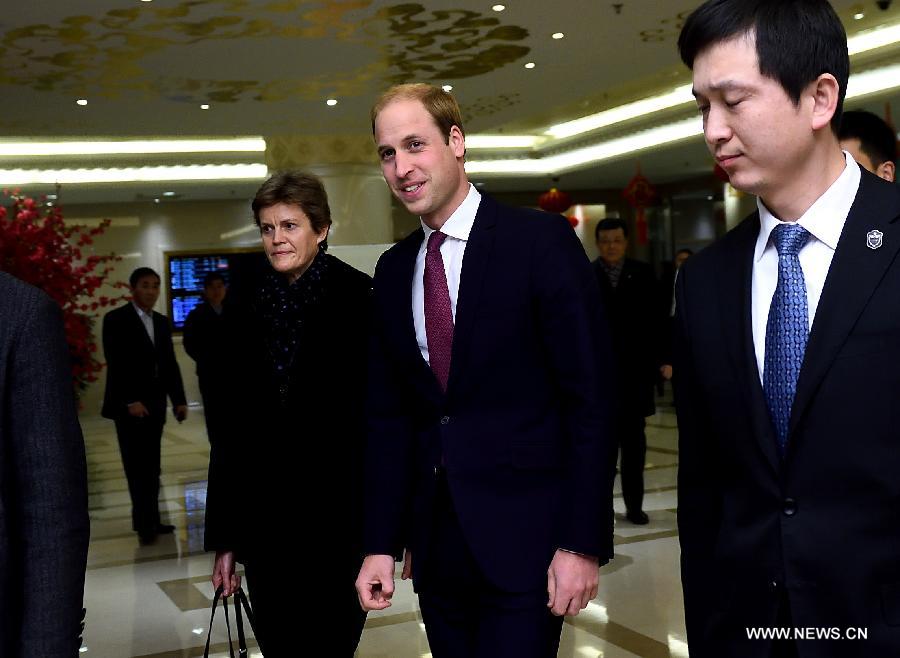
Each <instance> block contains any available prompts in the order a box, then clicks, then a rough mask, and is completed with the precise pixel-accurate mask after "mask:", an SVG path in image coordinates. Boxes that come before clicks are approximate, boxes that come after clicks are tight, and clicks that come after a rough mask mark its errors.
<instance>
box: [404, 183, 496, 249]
mask: <svg viewBox="0 0 900 658" xmlns="http://www.w3.org/2000/svg"><path fill="white" fill-rule="evenodd" d="M480 203H481V194H480V193H479V192H478V190H476V189H475V186H474V185H472V183H469V193H468V194H467V195H466V198H465V199H463V202H462V203H461V204H459V208H457V209H456V210H454V211H453V214H452V215H450V217H448V218H447V221H446V222H444V225H443V226H442V227H441V233H444V234H445V235H447V236H449V237H451V238H456V239H457V240H462V241H463V242H466V241H467V240H468V239H469V233H471V232H472V225H473V224H474V223H475V214H476V213H477V212H478V205H479V204H480ZM419 221H420V222H421V223H422V229H423V230H424V231H425V240H426V242H427V241H428V238H429V237H430V236H431V234H432V233H434V229H433V228H431V227H430V226H428V225H426V224H425V222H423V221H422V219H421V218H420V219H419Z"/></svg>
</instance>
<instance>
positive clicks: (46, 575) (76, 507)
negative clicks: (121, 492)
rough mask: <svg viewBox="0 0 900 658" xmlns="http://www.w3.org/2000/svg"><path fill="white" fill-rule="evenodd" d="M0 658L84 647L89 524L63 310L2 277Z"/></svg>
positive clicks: (67, 654) (48, 657) (58, 655)
mask: <svg viewBox="0 0 900 658" xmlns="http://www.w3.org/2000/svg"><path fill="white" fill-rule="evenodd" d="M0 382H2V384H0V401H2V402H0V405H2V407H0V416H2V418H3V423H2V425H0V453H2V458H0V656H10V657H13V656H22V657H25V656H40V657H41V658H73V657H74V656H77V655H78V648H79V646H81V640H80V639H79V636H80V634H81V625H80V624H81V619H82V607H81V605H82V598H83V594H84V569H85V565H86V563H87V549H88V535H89V534H90V525H89V524H90V521H89V520H88V511H87V475H86V467H85V459H84V440H83V439H82V437H81V428H80V427H79V426H78V418H77V416H76V414H75V400H74V397H73V395H72V368H71V361H70V357H69V350H68V348H67V347H66V338H65V335H64V334H63V322H62V314H61V313H60V309H59V306H58V305H57V304H56V303H55V302H53V300H51V299H50V298H49V297H47V295H45V294H44V293H42V292H41V291H39V290H38V289H37V288H34V287H32V286H29V285H26V284H24V283H22V282H21V281H19V280H17V279H14V278H13V277H11V276H9V275H8V274H3V273H0Z"/></svg>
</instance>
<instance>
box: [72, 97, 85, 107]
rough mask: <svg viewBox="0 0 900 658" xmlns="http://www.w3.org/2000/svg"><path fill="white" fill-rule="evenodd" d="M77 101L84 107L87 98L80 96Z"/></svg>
mask: <svg viewBox="0 0 900 658" xmlns="http://www.w3.org/2000/svg"><path fill="white" fill-rule="evenodd" d="M75 102H76V103H78V104H79V105H81V106H82V107H84V106H85V105H87V98H79V99H78V100H77V101H75Z"/></svg>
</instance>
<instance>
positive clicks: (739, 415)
mask: <svg viewBox="0 0 900 658" xmlns="http://www.w3.org/2000/svg"><path fill="white" fill-rule="evenodd" d="M898 218H900V190H898V188H897V187H896V186H894V185H890V184H888V183H886V182H884V181H882V180H880V179H878V178H876V177H875V176H872V175H870V174H869V173H868V172H866V171H863V172H862V181H861V183H860V188H859V191H858V193H857V196H856V199H855V201H854V203H853V206H852V208H851V210H850V214H849V216H848V217H847V222H846V224H845V225H844V229H843V232H842V234H841V237H840V241H839V243H838V246H837V250H836V251H835V254H834V259H833V260H832V263H831V267H830V269H829V272H828V276H827V279H826V281H825V287H824V290H823V293H822V297H821V300H820V302H819V306H818V309H817V311H816V316H815V319H814V322H813V325H812V329H811V332H810V335H809V342H808V344H807V348H806V352H805V356H804V362H803V366H802V369H801V371H800V377H799V381H798V383H797V393H796V397H795V399H794V405H793V408H792V415H791V420H790V428H789V436H788V440H787V451H786V454H785V457H784V459H783V460H781V459H779V457H778V454H777V451H776V447H775V435H774V430H773V427H772V423H771V420H770V417H769V413H768V410H767V407H766V403H765V398H764V395H763V389H762V385H761V383H760V376H759V373H758V368H757V365H756V357H755V355H754V350H753V335H752V330H751V318H750V308H751V306H750V305H751V274H752V268H753V251H754V245H755V242H756V238H757V234H758V232H759V225H760V223H759V216H758V215H757V214H754V215H752V216H750V217H749V218H748V219H746V220H745V221H744V222H743V223H741V224H740V225H739V226H737V227H736V228H735V229H734V230H733V231H731V232H730V233H729V234H728V235H726V236H725V237H724V238H723V239H722V240H721V241H719V242H718V243H716V244H715V245H713V246H711V247H709V248H708V249H706V250H704V251H703V252H701V253H699V254H697V255H696V256H695V257H693V258H691V259H690V260H689V261H688V262H687V263H685V264H684V266H683V268H682V270H681V272H680V273H679V275H678V283H677V307H676V308H677V311H676V336H675V350H676V351H675V364H674V373H675V378H676V382H675V393H676V403H677V408H678V425H679V441H680V447H679V461H680V468H679V476H678V487H679V501H678V522H679V530H680V538H681V548H682V579H683V585H684V597H685V614H686V621H687V632H688V642H689V644H690V651H691V656H692V658H693V657H694V656H699V657H700V658H703V657H705V656H716V657H718V656H729V657H731V658H741V657H744V656H746V657H751V656H753V657H756V656H759V657H762V656H769V653H768V651H769V648H768V646H767V645H768V643H767V642H766V641H762V640H755V641H748V639H747V634H746V631H745V627H755V626H768V627H771V626H773V625H775V621H776V609H777V605H778V602H779V600H780V599H783V598H784V597H785V595H786V596H787V598H788V600H789V601H790V612H791V616H792V618H793V625H794V626H797V627H818V628H840V629H846V628H848V627H864V628H867V629H868V640H867V641H852V642H851V641H845V642H838V641H802V642H799V645H800V655H801V656H802V657H803V658H810V657H815V658H826V657H829V658H830V657H834V658H838V657H840V658H853V657H857V656H858V657H859V658H863V657H867V658H870V657H872V656H896V655H900V262H898V260H897V254H898V251H900V222H898ZM873 230H878V231H881V232H882V233H883V238H882V244H881V246H880V247H879V248H877V249H871V248H869V247H868V246H867V245H866V242H867V234H868V233H869V232H871V231H873Z"/></svg>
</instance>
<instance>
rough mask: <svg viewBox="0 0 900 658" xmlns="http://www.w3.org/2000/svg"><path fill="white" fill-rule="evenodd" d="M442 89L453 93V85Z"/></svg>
mask: <svg viewBox="0 0 900 658" xmlns="http://www.w3.org/2000/svg"><path fill="white" fill-rule="evenodd" d="M441 89H443V90H444V91H446V92H448V93H449V92H451V91H453V85H444V86H443V87H441Z"/></svg>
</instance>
